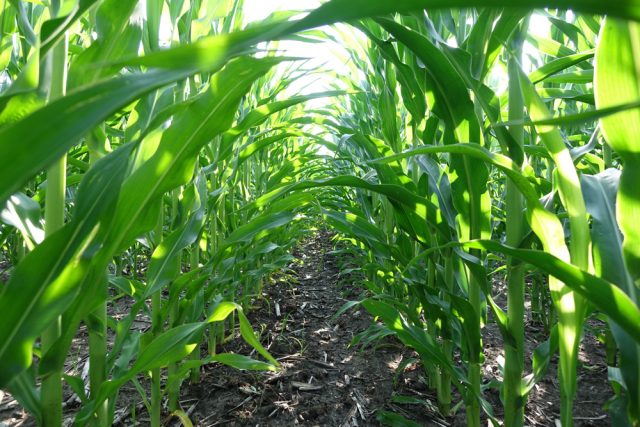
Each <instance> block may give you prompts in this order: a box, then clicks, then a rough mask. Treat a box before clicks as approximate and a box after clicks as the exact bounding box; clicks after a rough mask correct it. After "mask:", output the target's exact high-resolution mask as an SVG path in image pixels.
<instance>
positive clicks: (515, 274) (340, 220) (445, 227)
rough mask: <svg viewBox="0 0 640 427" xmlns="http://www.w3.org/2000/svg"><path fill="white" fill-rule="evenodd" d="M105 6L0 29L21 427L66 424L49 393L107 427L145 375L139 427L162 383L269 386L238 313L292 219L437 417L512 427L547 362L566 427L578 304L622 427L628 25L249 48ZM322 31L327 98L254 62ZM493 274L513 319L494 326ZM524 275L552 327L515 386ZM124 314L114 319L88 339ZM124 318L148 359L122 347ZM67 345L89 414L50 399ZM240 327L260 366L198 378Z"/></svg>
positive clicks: (165, 13)
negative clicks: (113, 311) (345, 62)
mask: <svg viewBox="0 0 640 427" xmlns="http://www.w3.org/2000/svg"><path fill="white" fill-rule="evenodd" d="M121 3H122V2H120V1H118V0H90V1H81V2H78V3H77V4H75V3H74V2H72V1H69V2H51V5H50V6H44V5H43V4H40V3H39V2H23V1H12V2H3V3H2V6H0V9H1V12H2V19H1V25H0V31H1V32H2V44H1V45H0V64H1V65H2V66H3V72H4V74H3V80H2V82H1V83H0V84H1V85H2V86H1V87H0V90H2V93H1V98H0V156H1V157H2V158H3V159H11V162H8V163H7V165H6V168H4V169H3V170H2V171H0V199H1V200H2V203H3V205H4V207H3V211H2V217H1V218H2V221H3V223H5V224H6V225H3V228H2V229H1V230H0V245H2V254H3V257H6V258H7V259H10V260H12V261H13V262H14V264H15V267H14V268H13V270H12V272H11V277H10V279H9V282H8V283H7V284H3V285H2V286H1V288H0V311H2V312H3V313H4V315H5V316H6V318H7V319H8V320H7V321H6V322H3V324H2V325H0V365H1V366H2V369H0V386H1V387H2V388H3V389H7V390H9V391H10V393H12V395H13V396H14V397H15V398H16V399H18V400H19V402H20V403H21V404H22V405H23V406H24V407H25V409H27V410H28V411H30V412H31V413H32V414H33V415H34V417H35V418H36V419H37V420H38V422H40V423H41V424H47V425H59V424H60V423H61V420H62V418H61V417H62V412H61V408H62V404H61V397H60V396H61V387H62V382H63V380H64V382H66V383H67V384H68V385H69V387H70V388H71V389H72V390H73V391H74V392H75V393H76V394H77V395H78V396H79V398H80V400H81V401H82V407H81V409H80V410H79V411H78V412H77V414H76V420H77V422H78V423H79V424H85V423H91V424H93V425H100V426H102V425H109V424H111V423H112V422H113V416H114V411H115V406H114V405H115V402H116V398H117V394H118V390H119V389H120V388H121V387H122V386H123V385H124V384H126V383H127V382H129V381H134V382H136V384H139V383H138V382H137V376H138V375H150V379H151V381H150V384H151V385H150V390H148V391H147V390H144V389H142V388H141V389H140V391H141V393H142V394H143V395H145V396H144V399H143V400H144V401H148V402H149V407H148V408H147V410H148V411H149V413H150V419H151V424H152V425H160V420H161V408H162V402H163V400H164V399H167V401H168V407H169V409H170V410H171V411H177V410H179V407H178V396H179V390H180V387H181V384H182V383H183V382H184V381H185V380H186V379H187V378H189V379H190V380H191V381H192V382H197V381H198V373H199V369H200V367H202V366H203V365H205V364H210V363H216V362H219V363H224V364H227V365H230V366H233V367H236V368H239V369H277V367H278V363H277V361H275V360H274V359H273V357H272V356H271V355H270V354H269V353H268V352H267V351H266V350H265V349H264V347H263V346H262V343H261V342H260V341H259V340H258V339H257V338H256V335H255V334H254V333H253V332H252V330H251V326H250V325H249V322H248V320H247V318H246V315H245V314H244V313H245V311H246V310H249V309H250V308H251V306H252V301H253V299H254V298H255V297H256V296H259V295H261V289H262V286H264V284H265V282H266V280H268V277H269V275H270V274H271V273H272V272H274V271H276V270H277V269H279V268H283V267H285V266H286V265H287V263H288V262H289V261H290V260H291V258H290V255H289V254H288V253H289V251H290V250H291V248H292V247H293V245H294V244H295V241H296V240H297V238H298V237H299V236H300V235H301V234H302V233H303V232H304V231H305V230H306V229H307V228H308V227H309V224H310V222H309V221H308V220H305V219H304V218H305V215H310V216H311V218H316V219H315V220H319V219H318V217H314V216H313V215H319V216H321V217H322V218H323V219H322V220H323V221H325V222H326V223H327V224H328V225H330V226H331V227H333V228H334V229H335V230H337V231H338V232H340V233H342V234H344V235H347V236H349V237H350V238H353V239H355V240H356V241H358V242H360V244H361V245H362V246H361V248H362V249H360V250H359V251H358V253H361V254H362V256H363V257H364V258H363V265H366V271H364V276H363V277H364V285H365V287H366V289H367V292H368V293H369V294H368V297H367V298H366V299H365V300H363V301H360V302H359V303H360V304H362V305H363V306H364V307H365V308H366V309H367V310H368V311H370V312H371V313H372V314H373V315H375V316H376V317H377V318H378V319H379V320H380V321H381V322H382V323H384V327H385V328H386V332H387V333H388V334H393V335H395V336H396V337H397V338H398V339H399V340H400V341H401V342H402V343H404V344H405V345H407V346H409V347H411V348H413V349H414V350H415V351H416V352H417V353H418V355H419V356H420V360H421V362H422V364H423V366H424V369H425V374H426V375H427V377H428V384H429V385H430V386H431V387H432V388H434V389H435V390H436V395H437V398H438V408H439V409H440V411H441V412H442V414H443V415H449V414H450V413H451V411H452V410H453V409H454V408H456V406H455V403H456V402H454V401H453V396H452V394H453V393H452V391H453V390H454V389H455V390H457V391H458V392H459V395H460V396H461V397H462V403H463V405H464V410H465V412H466V419H467V423H468V425H470V426H477V425H480V423H481V419H482V417H486V418H487V419H489V420H490V421H491V422H493V423H494V424H498V423H500V422H501V421H504V423H505V424H506V425H514V426H515V425H522V424H523V417H524V407H525V403H526V399H527V395H528V393H529V391H530V390H531V389H532V388H533V386H534V385H535V384H536V382H537V381H539V380H540V379H541V378H542V377H543V376H544V375H545V372H546V368H547V366H548V365H549V362H550V360H551V358H552V356H553V354H554V353H555V351H556V349H559V352H560V367H559V375H560V386H561V396H562V411H561V421H562V424H563V425H565V426H568V425H571V423H572V405H573V399H574V396H575V392H576V387H579V384H576V382H577V379H576V366H577V348H578V345H579V343H580V337H581V334H582V325H583V324H584V322H585V320H586V316H587V306H588V305H589V304H591V305H593V306H594V307H595V308H596V309H597V310H598V311H599V313H600V314H601V315H603V316H605V317H606V318H607V320H608V322H609V327H610V329H611V334H609V335H608V336H609V340H610V342H609V343H608V348H612V349H613V350H612V351H613V353H614V357H612V358H611V363H612V365H611V366H610V367H609V369H610V371H611V372H612V373H613V375H612V377H615V378H623V379H624V381H623V382H624V384H622V385H621V386H620V385H617V386H616V387H614V390H615V391H616V396H615V399H614V401H613V403H612V405H611V408H612V414H613V415H612V417H615V416H622V415H621V414H624V411H616V409H615V408H627V411H626V414H625V416H624V418H626V419H627V420H628V422H630V423H631V424H632V425H639V423H640V415H639V414H638V411H637V408H638V406H640V403H639V402H640V400H639V398H638V396H639V392H638V387H637V384H638V378H639V376H638V375H639V374H638V372H640V363H639V360H640V359H639V357H638V354H640V353H639V351H640V350H639V348H640V325H639V324H638V318H639V316H640V310H639V309H638V299H637V286H638V272H637V271H636V270H637V268H636V264H638V263H637V262H636V261H637V258H638V256H637V248H638V247H640V242H638V238H637V233H636V232H635V231H634V230H635V228H634V224H636V223H637V221H634V219H635V218H636V217H637V216H638V215H637V211H638V209H637V206H638V205H639V203H640V196H638V194H637V192H636V191H634V187H633V185H634V183H635V182H636V181H637V180H636V179H635V175H634V172H633V171H634V170H636V169H638V168H634V167H633V165H634V164H635V163H634V162H636V161H637V159H638V154H637V152H638V147H637V144H636V143H635V142H634V141H636V139H637V138H634V135H635V134H636V133H637V132H636V131H637V128H638V127H639V125H638V123H637V120H636V119H637V115H638V114H637V111H638V110H637V103H638V99H640V98H639V97H640V93H638V90H637V89H638V87H637V86H638V70H637V68H638V67H637V64H636V63H635V62H634V60H633V58H636V57H638V55H634V52H635V50H637V49H638V45H639V43H640V41H639V40H640V39H639V36H638V34H639V32H638V28H637V27H638V26H637V24H636V23H635V21H637V20H638V19H640V14H639V12H638V11H639V10H640V9H639V5H638V4H636V3H637V2H635V0H629V1H626V2H619V3H616V4H615V5H606V4H603V3H601V2H595V1H591V0H566V1H562V2H559V3H558V2H555V3H552V2H547V1H543V0H540V1H538V0H536V1H529V2H525V3H523V4H520V5H519V8H518V9H517V10H516V9H511V7H512V6H513V4H512V3H509V2H504V1H499V0H495V1H487V2H479V1H476V2H473V1H469V2H466V1H459V2H455V3H451V2H441V1H435V0H433V1H432V0H403V1H398V2H391V3H389V2H387V1H383V0H368V1H366V2H364V1H363V2H360V1H358V2H353V1H345V0H332V1H329V2H326V3H325V4H323V5H322V6H320V7H319V8H318V9H316V10H314V11H312V12H311V13H309V14H308V15H307V16H306V17H303V18H301V19H298V20H295V19H293V20H287V19H288V18H287V16H289V15H281V17H279V16H278V15H274V17H272V18H270V19H268V20H267V21H265V22H263V23H260V24H257V25H253V26H251V27H247V28H246V29H244V30H243V29H242V28H243V22H242V21H243V19H242V16H243V13H242V12H243V2H242V1H241V0H233V1H228V2H210V1H209V2H208V1H205V0H194V1H191V2H182V1H173V0H170V1H165V0H148V1H147V2H146V3H145V4H146V7H144V8H143V7H142V4H138V3H137V2H129V3H127V5H126V7H123V5H122V4H121ZM214 3H215V4H214ZM451 6H457V7H468V8H469V9H453V10H451V9H449V8H450V7H451ZM545 6H549V7H560V8H562V9H563V10H566V9H571V10H572V13H571V14H570V13H568V12H564V11H562V10H560V11H557V10H547V11H545V12H544V13H542V12H534V15H535V16H536V18H539V19H544V18H543V16H546V17H547V18H549V23H550V29H549V31H548V32H546V33H544V32H540V31H533V26H532V25H527V22H528V20H529V13H528V11H527V10H526V9H527V8H534V7H545ZM473 7H477V8H482V9H471V8H473ZM486 7H488V8H486ZM503 7H504V8H505V9H497V8H503ZM396 12H399V13H401V14H395V15H394V13H396ZM591 13H610V14H611V15H612V17H609V18H607V19H606V21H603V19H602V18H601V17H599V16H593V15H590V14H591ZM57 17H64V19H55V18H57ZM282 17H284V18H282ZM614 17H615V18H614ZM281 19H283V20H281ZM624 19H629V20H631V21H629V22H628V21H624ZM634 20H635V21H634ZM341 21H348V22H349V24H351V25H352V27H351V28H350V29H348V28H347V27H342V28H341V29H340V30H339V31H337V32H336V33H335V34H332V35H331V36H330V37H327V39H329V38H336V39H341V40H343V41H344V43H343V44H344V45H346V46H347V47H348V48H349V50H348V54H349V55H350V59H351V60H350V62H349V66H350V67H351V68H352V73H349V74H345V75H337V76H335V84H334V86H335V88H336V90H331V91H318V92H316V93H310V94H309V93H305V94H292V93H291V92H290V90H289V88H288V87H292V86H293V85H294V83H295V81H296V79H299V78H304V77H305V76H307V75H308V74H309V72H310V71H309V70H307V69H305V68H304V65H300V64H301V63H300V62H298V61H296V60H295V58H279V57H277V56H274V54H273V53H272V52H271V51H270V50H268V49H267V50H266V51H265V52H260V54H259V55H254V54H255V53H256V52H257V50H258V47H257V46H260V47H261V48H262V46H263V45H259V43H261V42H270V41H272V40H273V41H277V40H280V39H283V38H287V37H289V36H291V35H293V34H294V33H297V32H301V31H305V30H308V29H311V28H314V27H317V26H320V25H323V24H331V23H337V22H341ZM203 23H206V25H203ZM165 30H169V31H165ZM167 32H168V33H170V34H171V37H170V39H166V40H165V39H164V37H165V33H167ZM311 34H312V35H313V37H320V38H322V37H323V35H322V33H318V32H316V33H308V36H309V35H311ZM598 34H600V36H599V38H597V35H598ZM596 40H599V41H598V44H596ZM274 46H275V45H274ZM454 46H455V47H454ZM268 47H270V46H269V45H268ZM527 49H531V50H530V51H528V52H529V53H528V54H527V59H525V57H524V55H523V52H524V51H527ZM531 52H533V53H531ZM140 53H142V54H141V55H139V54H140ZM594 66H595V72H594ZM503 80H504V81H506V82H507V84H506V85H505V84H503V83H504V82H503ZM325 98H331V99H332V100H331V101H330V102H327V105H326V107H324V108H318V109H316V110H309V109H307V110H305V109H304V103H306V102H309V101H312V100H315V102H317V100H321V99H325ZM594 104H595V108H594ZM614 113H617V114H614ZM600 132H601V133H602V137H603V138H601V137H600ZM602 140H604V145H603V144H602V142H603V141H602ZM16 141H19V142H22V144H18V143H16ZM319 146H323V149H324V150H328V151H329V152H330V153H331V155H330V156H327V155H322V154H320V152H319V151H318V147H319ZM65 157H66V158H67V163H65V162H63V161H62V160H60V159H61V158H65ZM45 170H46V174H45V173H44V171H45ZM10 196H11V197H10ZM556 196H557V197H556ZM42 209H44V220H43V219H42V218H41V216H42V215H41V210H42ZM42 224H44V240H43V239H42V237H43V236H42V235H41V234H42V231H43V230H42ZM537 248H543V249H544V251H545V252H547V253H546V254H545V253H544V252H543V251H541V250H539V249H537ZM503 256H506V259H504V258H502V257H503ZM496 260H499V263H506V265H507V271H508V279H507V281H508V289H507V293H508V298H507V307H500V306H499V305H498V304H497V303H496V302H495V301H494V291H493V289H492V285H491V282H492V279H493V278H494V277H493V274H492V273H490V271H491V269H493V267H495V266H494V265H492V263H494V262H496ZM527 265H529V266H535V267H536V268H537V269H538V274H540V272H542V273H544V274H547V275H548V281H547V282H546V283H548V287H546V286H545V288H544V289H543V290H542V292H543V293H545V294H549V291H550V298H551V299H552V300H553V304H554V307H555V312H557V316H558V318H557V325H556V326H554V327H553V328H552V331H551V332H550V336H549V339H548V341H547V342H545V343H543V344H541V345H540V347H539V348H538V349H537V350H536V353H535V354H536V357H535V361H534V365H533V366H531V367H529V366H525V364H524V357H523V340H524V338H523V334H524V326H523V325H524V324H523V319H524V316H525V315H526V312H525V296H526V293H525V285H524V277H525V275H526V274H527V272H528V271H529V270H528V267H527ZM490 267H491V268H490ZM498 267H499V266H498ZM363 269H364V267H363ZM499 269H500V268H498V269H497V270H499ZM125 300H126V301H127V303H128V304H129V306H130V307H131V308H130V310H129V312H128V314H127V315H126V316H124V317H122V318H119V319H111V318H109V316H108V313H109V308H110V307H111V305H112V304H115V303H117V302H119V301H125ZM351 306H353V304H349V305H348V306H347V307H351ZM488 313H490V316H489V315H488ZM141 314H145V315H147V314H148V315H149V316H150V319H151V328H150V329H149V330H148V331H146V332H143V331H138V330H136V329H135V328H133V324H134V320H135V319H136V316H138V315H141ZM490 321H492V322H496V323H497V325H498V327H499V330H500V332H501V335H502V338H503V342H504V349H505V366H504V368H505V373H504V379H503V381H502V382H501V396H502V399H503V403H504V407H505V408H504V409H505V411H504V414H505V415H504V420H498V419H497V418H496V417H495V416H494V411H493V408H491V405H490V404H489V402H488V401H487V400H486V399H485V397H484V395H483V391H482V387H481V384H482V382H483V380H488V378H483V377H482V375H481V372H482V370H481V367H482V364H483V363H484V354H483V343H482V331H483V327H484V326H485V325H486V324H487V322H490ZM82 323H84V324H86V325H87V329H88V332H89V347H90V350H89V352H90V355H89V358H90V378H89V379H88V383H89V387H88V388H87V387H85V384H84V382H85V380H84V379H83V378H82V377H80V376H79V375H78V373H74V374H72V375H65V376H64V377H63V375H62V372H63V369H64V367H65V360H66V359H67V356H68V354H69V349H70V346H71V344H72V341H73V339H74V336H75V335H76V332H77V329H78V327H79V326H80V325H81V324H82ZM236 328H238V330H239V332H240V334H241V335H242V337H243V339H244V340H245V341H247V342H248V343H249V344H250V345H251V346H252V347H253V348H255V350H256V352H257V354H258V355H259V356H256V357H259V358H261V359H263V360H257V359H251V358H248V357H246V356H241V355H233V354H225V353H219V352H218V348H219V347H218V344H219V343H220V342H221V341H223V340H224V339H225V338H226V337H227V335H231V334H234V333H235V331H236ZM109 332H112V334H111V335H112V336H113V337H114V338H113V340H111V341H109V340H107V336H108V335H109ZM38 337H41V338H40V341H39V344H38V341H37V338H38ZM374 338H375V335H371V336H370V337H364V338H363V339H365V340H367V339H374ZM614 339H615V342H614V341H613V340H614ZM205 341H206V344H207V350H208V351H207V352H206V354H204V353H201V352H200V344H201V343H204V342H205ZM616 346H617V352H619V356H620V357H619V360H618V363H617V364H616V357H615V352H616ZM34 354H35V355H36V357H35V362H33V360H34V357H33V356H34ZM165 370H166V371H165ZM165 372H166V375H167V381H166V383H165V384H164V386H163V385H162V383H161V381H160V378H161V377H162V376H163V375H164V374H165ZM189 373H190V374H189ZM527 373H529V374H528V375H527ZM87 389H88V391H89V392H88V393H87V392H86V390H87ZM147 392H148V394H149V397H147V396H146V394H147ZM482 413H484V415H482ZM380 417H381V419H382V420H384V419H385V414H384V413H381V414H380ZM612 419H614V418H612ZM615 420H618V419H617V418H616V419H615ZM616 422H617V421H616Z"/></svg>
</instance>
